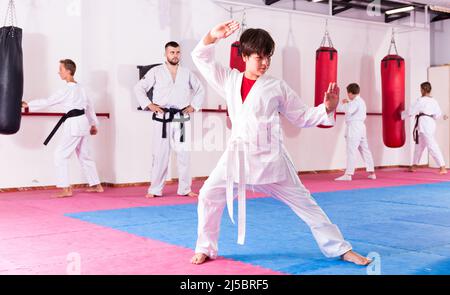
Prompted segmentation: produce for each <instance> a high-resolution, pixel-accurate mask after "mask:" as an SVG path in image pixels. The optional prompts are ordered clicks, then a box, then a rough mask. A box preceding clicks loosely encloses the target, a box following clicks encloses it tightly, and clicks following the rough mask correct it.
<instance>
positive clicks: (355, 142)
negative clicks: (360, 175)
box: [345, 137, 360, 175]
mask: <svg viewBox="0 0 450 295" xmlns="http://www.w3.org/2000/svg"><path fill="white" fill-rule="evenodd" d="M346 142H347V169H346V170H345V174H346V175H353V174H355V166H356V155H357V150H358V146H359V143H360V139H359V138H353V137H347V138H346Z"/></svg>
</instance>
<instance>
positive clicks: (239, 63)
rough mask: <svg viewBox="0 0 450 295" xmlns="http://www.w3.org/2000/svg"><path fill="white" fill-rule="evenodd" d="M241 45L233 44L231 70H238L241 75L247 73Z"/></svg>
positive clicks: (237, 42)
mask: <svg viewBox="0 0 450 295" xmlns="http://www.w3.org/2000/svg"><path fill="white" fill-rule="evenodd" d="M240 47H241V44H240V43H239V41H236V42H234V43H233V44H231V54H230V68H232V69H237V70H238V71H240V72H241V73H242V72H244V71H245V62H244V60H243V59H242V54H241V49H240Z"/></svg>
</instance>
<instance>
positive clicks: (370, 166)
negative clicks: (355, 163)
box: [358, 137, 375, 173]
mask: <svg viewBox="0 0 450 295" xmlns="http://www.w3.org/2000/svg"><path fill="white" fill-rule="evenodd" d="M358 150H359V152H360V153H361V156H362V158H363V159H364V163H365V164H366V171H367V172H369V173H371V172H375V165H374V163H373V157H372V153H371V152H370V149H369V144H368V142H367V138H366V137H363V138H362V139H361V142H360V144H359V147H358Z"/></svg>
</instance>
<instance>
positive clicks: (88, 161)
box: [22, 59, 103, 198]
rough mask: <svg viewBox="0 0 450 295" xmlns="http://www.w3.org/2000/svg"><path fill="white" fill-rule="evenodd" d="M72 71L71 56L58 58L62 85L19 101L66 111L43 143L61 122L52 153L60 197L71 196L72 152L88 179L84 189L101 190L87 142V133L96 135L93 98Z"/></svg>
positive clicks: (30, 106)
mask: <svg viewBox="0 0 450 295" xmlns="http://www.w3.org/2000/svg"><path fill="white" fill-rule="evenodd" d="M75 72H76V64H75V62H73V61H72V60H70V59H65V60H61V61H60V64H59V73H58V74H59V76H60V77H61V79H62V80H64V81H66V85H65V87H63V88H62V89H60V90H59V91H58V92H56V93H55V94H53V95H52V96H50V97H49V98H47V99H37V100H33V101H31V102H28V103H27V102H25V101H24V102H22V107H23V108H28V109H29V110H30V111H37V110H41V109H45V108H48V107H51V106H55V105H61V106H62V107H63V109H64V111H65V113H66V115H65V116H64V117H63V118H62V120H60V122H58V125H57V127H55V129H54V130H53V131H52V133H51V135H50V136H49V137H48V138H47V140H46V141H45V143H44V144H45V145H47V144H48V142H49V141H50V139H51V137H52V136H53V135H54V133H55V132H56V131H57V130H58V128H59V124H60V123H62V128H63V131H62V133H63V134H62V139H61V141H60V144H59V145H58V147H57V148H56V150H55V156H54V159H55V164H56V173H57V187H58V188H61V189H62V191H61V192H60V193H59V194H58V195H57V197H59V198H65V197H71V196H72V194H73V192H72V188H71V186H70V182H69V160H70V157H71V156H72V155H73V153H74V152H75V153H76V155H77V157H78V160H79V161H80V164H81V167H82V169H83V173H84V175H85V177H86V179H87V180H88V182H89V186H90V187H89V188H88V189H87V192H92V193H101V192H103V187H102V185H101V183H100V180H99V177H98V173H97V167H96V164H95V161H94V159H93V158H92V156H91V154H90V144H89V137H90V135H96V134H97V132H98V130H97V125H98V120H97V116H96V114H95V111H94V106H93V104H92V101H91V100H90V99H89V97H88V96H87V95H86V92H85V90H84V88H83V87H82V86H81V85H80V84H79V83H78V82H76V81H75V79H74V75H75ZM63 120H64V121H63Z"/></svg>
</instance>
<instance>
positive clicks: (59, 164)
mask: <svg viewBox="0 0 450 295" xmlns="http://www.w3.org/2000/svg"><path fill="white" fill-rule="evenodd" d="M81 138H82V137H80V136H71V135H70V132H68V131H67V130H64V133H63V137H62V139H61V141H60V143H59V145H58V146H57V147H56V150H55V154H54V161H55V165H56V175H57V184H56V186H57V187H58V188H62V189H64V191H63V193H62V194H60V195H58V197H66V196H71V195H72V192H71V189H70V181H69V160H70V157H71V156H72V154H73V153H74V152H75V150H76V148H77V147H78V145H79V143H80V141H81Z"/></svg>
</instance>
